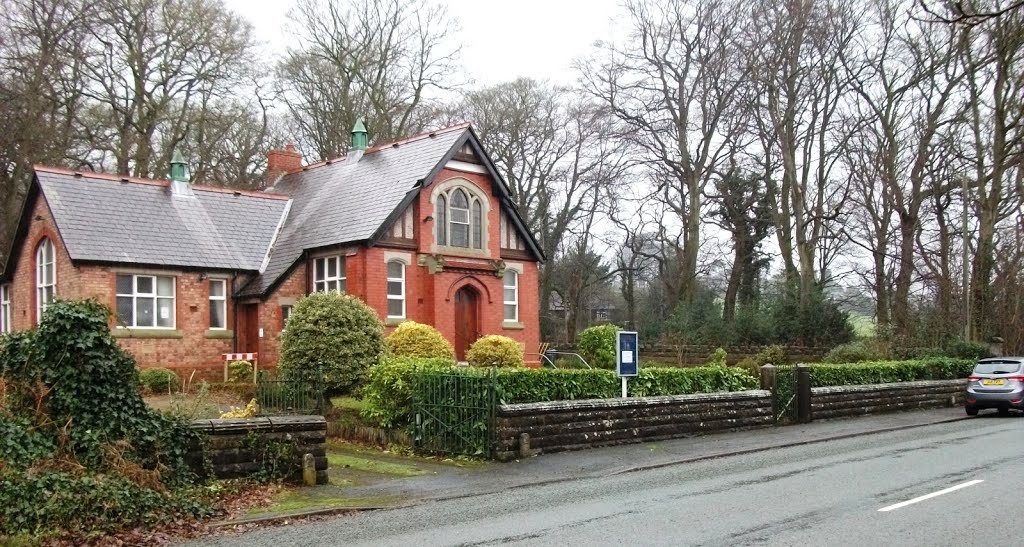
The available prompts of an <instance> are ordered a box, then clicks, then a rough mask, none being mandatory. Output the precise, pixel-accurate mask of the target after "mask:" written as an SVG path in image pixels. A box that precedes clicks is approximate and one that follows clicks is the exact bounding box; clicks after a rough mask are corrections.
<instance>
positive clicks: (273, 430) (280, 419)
mask: <svg viewBox="0 0 1024 547" xmlns="http://www.w3.org/2000/svg"><path fill="white" fill-rule="evenodd" d="M192 429H193V430H195V431H198V432H200V433H201V434H203V435H204V436H205V437H206V443H205V444H206V446H205V449H206V456H207V457H208V458H209V459H210V463H211V464H212V465H213V474H214V476H215V477H217V478H219V479H227V478H237V477H245V476H249V475H253V474H255V473H258V472H259V471H260V469H261V467H262V462H261V461H260V458H261V452H262V451H261V450H260V447H262V446H266V444H265V443H267V442H286V443H291V444H292V445H293V446H294V456H295V465H294V469H295V471H294V473H293V474H292V476H291V477H289V478H290V480H301V479H302V457H303V456H304V455H305V454H312V455H313V457H314V458H315V460H316V483H317V484H327V447H326V442H327V421H326V420H325V419H324V417H323V416H271V417H266V418H247V419H226V420H196V421H195V422H192ZM202 455H203V454H202V452H201V451H199V450H196V451H193V453H192V454H191V459H192V460H193V461H202Z"/></svg>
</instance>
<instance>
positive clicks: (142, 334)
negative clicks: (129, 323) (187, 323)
mask: <svg viewBox="0 0 1024 547" xmlns="http://www.w3.org/2000/svg"><path fill="white" fill-rule="evenodd" d="M112 332H113V334H114V338H171V339H176V338H181V331H180V330H175V329H146V328H141V329H139V328H135V329H131V328H123V329H113V331H112Z"/></svg>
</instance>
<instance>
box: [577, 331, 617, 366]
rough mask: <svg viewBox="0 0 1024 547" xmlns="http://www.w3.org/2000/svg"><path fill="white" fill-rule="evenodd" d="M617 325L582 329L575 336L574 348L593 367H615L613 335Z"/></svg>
mask: <svg viewBox="0 0 1024 547" xmlns="http://www.w3.org/2000/svg"><path fill="white" fill-rule="evenodd" d="M618 332H619V327H616V326H615V325H596V326H593V327H589V328H586V329H584V330H583V332H581V333H580V334H579V336H577V337H576V348H577V349H578V350H579V352H580V355H582V356H583V358H584V359H586V360H587V364H589V365H590V366H592V367H595V368H604V369H614V368H615V335H616V333H618Z"/></svg>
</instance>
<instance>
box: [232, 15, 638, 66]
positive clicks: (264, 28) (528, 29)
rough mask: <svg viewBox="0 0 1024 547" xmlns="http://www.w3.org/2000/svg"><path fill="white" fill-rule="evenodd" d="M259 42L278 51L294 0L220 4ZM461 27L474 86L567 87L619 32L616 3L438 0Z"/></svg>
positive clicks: (465, 62) (284, 41)
mask: <svg viewBox="0 0 1024 547" xmlns="http://www.w3.org/2000/svg"><path fill="white" fill-rule="evenodd" d="M225 3H226V4H227V6H228V7H229V8H231V9H233V10H234V11H236V12H238V13H239V14H241V15H242V16H244V17H247V18H248V19H249V20H250V21H251V22H252V24H253V26H254V27H255V33H256V36H257V38H258V39H259V40H261V41H263V42H265V43H266V44H268V45H269V46H270V47H269V49H270V51H272V52H274V51H280V50H281V49H282V48H283V47H284V46H285V45H286V44H287V43H288V39H287V36H286V35H285V30H284V27H285V22H286V21H287V14H288V11H289V10H290V9H291V7H292V6H293V5H294V4H295V2H294V0H225ZM441 3H442V4H444V5H446V6H447V7H448V13H449V14H450V15H451V16H453V17H454V18H456V19H457V20H458V21H459V23H460V24H461V26H462V30H461V32H459V33H458V36H459V37H461V42H462V66H463V67H464V68H465V70H466V74H467V76H468V77H469V78H471V79H472V80H474V81H475V82H476V85H477V86H480V85H492V84H496V83H499V82H503V81H507V80H512V79H515V78H517V77H519V76H529V77H533V78H537V79H548V80H551V81H553V82H556V83H563V84H568V83H571V82H573V81H575V79H576V76H575V73H574V72H573V70H572V68H571V65H572V61H573V59H575V58H577V57H579V56H581V55H585V54H586V53H587V52H588V51H589V50H590V48H591V45H592V44H593V43H594V41H596V40H600V39H607V38H608V37H609V36H610V35H611V34H612V33H613V32H614V33H621V29H619V28H617V27H616V25H615V23H614V21H613V17H614V15H615V14H616V13H617V12H618V11H619V9H618V5H619V2H618V0H516V1H508V0H442V1H441Z"/></svg>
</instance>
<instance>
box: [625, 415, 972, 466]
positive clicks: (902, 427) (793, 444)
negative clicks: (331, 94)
mask: <svg viewBox="0 0 1024 547" xmlns="http://www.w3.org/2000/svg"><path fill="white" fill-rule="evenodd" d="M972 418H973V417H972V416H962V417H958V418H949V419H946V420H938V421H935V422H928V423H924V424H909V425H898V426H893V427H884V428H881V429H872V430H870V431H857V432H854V433H844V434H842V435H833V436H831V437H821V438H818V439H808V440H805V441H793V442H788V443H781V444H773V445H771V446H759V447H757V448H747V449H743V450H733V451H731V452H719V453H716V454H707V455H704V456H694V457H692V458H685V459H682V460H674V461H671V462H663V463H655V464H651V465H641V466H637V467H631V468H629V469H623V470H620V471H615V472H613V473H611V474H610V475H609V476H615V475H624V474H626V473H635V472H637V471H646V470H648V469H661V468H664V467H671V466H673V465H682V464H687V463H694V462H700V461H706V460H716V459H719V458H728V457H730V456H744V455H746V454H756V453H758V452H765V451H768V450H778V449H780V448H793V447H796V446H806V445H809V444H817V443H825V442H829V441H841V440H843V439H853V438H856V437H865V436H867V435H878V434H881V433H892V432H893V431H903V430H906V429H916V428H919V427H928V426H932V425H940V424H948V423H953V422H962V421H964V420H970V419H972Z"/></svg>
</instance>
